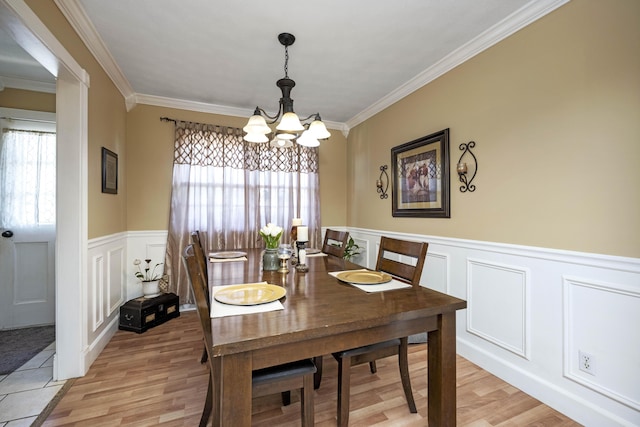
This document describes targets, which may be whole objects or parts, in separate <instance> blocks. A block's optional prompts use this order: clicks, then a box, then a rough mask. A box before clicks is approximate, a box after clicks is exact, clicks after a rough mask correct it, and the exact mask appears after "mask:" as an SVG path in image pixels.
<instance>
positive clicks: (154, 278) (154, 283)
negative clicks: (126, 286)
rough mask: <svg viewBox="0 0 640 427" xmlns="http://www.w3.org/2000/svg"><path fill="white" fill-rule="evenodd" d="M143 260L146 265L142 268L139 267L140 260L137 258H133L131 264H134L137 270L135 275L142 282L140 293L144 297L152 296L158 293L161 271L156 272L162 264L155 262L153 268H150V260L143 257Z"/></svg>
mask: <svg viewBox="0 0 640 427" xmlns="http://www.w3.org/2000/svg"><path fill="white" fill-rule="evenodd" d="M144 262H145V263H146V266H145V267H144V269H143V268H142V267H140V265H141V264H142V261H140V260H139V259H135V260H133V265H135V266H136V268H137V269H138V271H136V273H135V275H136V277H137V278H138V279H139V280H140V282H142V293H143V294H144V297H145V298H153V297H155V296H158V295H160V285H159V281H160V278H161V277H162V271H160V272H157V269H158V267H159V266H161V265H162V263H161V262H159V263H157V264H156V265H155V266H154V267H153V268H151V260H150V259H145V260H144Z"/></svg>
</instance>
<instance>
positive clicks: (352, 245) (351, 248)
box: [342, 236, 360, 261]
mask: <svg viewBox="0 0 640 427" xmlns="http://www.w3.org/2000/svg"><path fill="white" fill-rule="evenodd" d="M356 255H360V246H358V245H357V244H356V242H354V241H353V238H352V237H351V236H349V240H348V241H347V246H346V247H345V249H344V255H343V256H342V257H343V258H344V259H346V260H347V261H350V260H351V258H353V257H354V256H356Z"/></svg>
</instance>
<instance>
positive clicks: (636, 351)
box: [86, 226, 640, 427]
mask: <svg viewBox="0 0 640 427" xmlns="http://www.w3.org/2000/svg"><path fill="white" fill-rule="evenodd" d="M330 228H333V229H339V230H348V231H349V232H350V233H351V236H352V237H353V238H354V241H355V242H356V243H357V244H358V245H359V246H360V247H361V248H362V253H361V254H360V255H358V256H356V257H354V258H353V261H354V262H356V263H358V264H361V265H363V266H365V267H370V268H373V267H374V266H375V262H376V257H377V253H378V246H379V241H380V236H381V235H385V236H389V237H395V238H400V239H410V240H421V241H426V242H429V250H428V253H427V261H426V264H425V268H424V272H423V275H422V280H421V285H422V286H427V287H429V288H432V289H436V290H438V291H441V292H445V293H448V294H451V295H454V296H457V297H459V298H463V299H466V300H467V302H468V308H467V309H466V310H461V311H459V312H458V317H457V337H458V340H457V344H458V347H457V349H458V353H459V354H460V355H462V356H463V357H465V358H467V359H469V360H470V361H471V362H473V363H476V364H478V365H479V366H481V367H482V368H483V369H486V370H487V371H489V372H491V373H492V374H494V375H496V376H498V377H500V378H501V379H503V380H505V381H507V382H509V383H511V384H512V385H514V386H515V387H517V388H519V389H521V390H523V391H524V392H526V393H528V394H530V395H532V396H533V397H535V398H537V399H539V400H541V401H542V402H544V403H545V404H547V405H549V406H551V407H553V408H554V409H556V410H558V411H560V412H562V413H564V414H566V415H567V416H569V417H571V418H572V419H574V420H576V421H578V422H579V423H581V424H584V425H586V426H598V427H600V426H634V425H636V426H637V425H640V387H638V378H640V363H638V360H640V332H639V330H640V329H639V328H638V325H640V259H636V258H622V257H612V256H608V255H601V254H588V253H577V252H569V251H558V250H552V249H545V248H535V247H525V246H517V245H507V244H497V243H491V242H478V241H469V240H461V239H448V238H441V237H434V236H425V235H419V234H405V233H393V232H385V231H379V230H367V229H359V228H345V227H334V226H331V227H330ZM166 238H167V232H166V231H139V232H138V231H134V232H128V233H122V234H118V235H114V236H108V237H102V238H99V239H94V240H92V241H91V242H90V243H89V251H88V255H89V256H88V258H87V259H88V262H89V263H90V265H89V268H88V275H89V281H88V282H89V286H88V289H87V305H86V307H87V310H88V313H87V321H88V323H87V324H88V329H87V342H88V347H87V348H88V351H87V357H86V360H87V362H88V363H87V366H89V365H90V364H91V362H93V360H95V357H97V354H99V353H100V351H101V350H102V348H104V345H106V343H107V342H108V341H109V340H110V339H111V336H112V335H113V334H114V333H115V331H116V330H117V327H118V309H119V306H120V305H121V304H123V303H124V302H125V301H127V300H129V299H131V298H135V297H138V296H140V295H142V288H141V286H140V284H139V283H138V282H137V280H136V279H135V277H134V275H133V272H134V266H133V260H134V259H135V258H139V259H144V258H151V259H152V260H153V261H154V262H158V261H163V260H164V248H165V244H166ZM580 355H582V356H583V358H584V357H585V355H586V357H587V358H588V362H589V369H587V371H590V372H585V369H584V368H583V369H581V366H582V365H583V364H584V360H581V358H580ZM581 362H582V363H581Z"/></svg>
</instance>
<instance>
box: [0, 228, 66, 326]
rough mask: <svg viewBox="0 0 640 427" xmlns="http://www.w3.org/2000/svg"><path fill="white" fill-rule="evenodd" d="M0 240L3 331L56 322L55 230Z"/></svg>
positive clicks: (0, 321) (0, 323)
mask: <svg viewBox="0 0 640 427" xmlns="http://www.w3.org/2000/svg"><path fill="white" fill-rule="evenodd" d="M11 231H13V236H12V237H10V238H6V237H0V271H1V274H0V297H1V298H0V313H1V314H0V329H12V328H19V327H25V326H33V325H46V324H53V323H54V322H55V280H54V278H55V263H54V253H55V252H54V251H55V227H54V226H46V227H38V228H37V229H35V230H20V229H12V230H11Z"/></svg>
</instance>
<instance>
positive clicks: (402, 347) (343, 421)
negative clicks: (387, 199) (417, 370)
mask: <svg viewBox="0 0 640 427" xmlns="http://www.w3.org/2000/svg"><path fill="white" fill-rule="evenodd" d="M428 246H429V244H428V243H425V242H411V241H406V240H398V239H392V238H389V237H384V236H383V237H382V238H381V239H380V249H379V250H378V260H377V262H376V270H377V271H383V272H385V273H388V274H390V275H391V276H392V277H393V278H394V279H398V280H401V281H403V282H407V283H410V284H411V285H412V286H420V276H421V275H422V268H423V267H424V262H425V257H426V255H427V248H428ZM387 254H389V255H391V257H388V256H387ZM407 258H410V259H412V260H414V262H415V264H414V263H413V262H411V263H406V262H403V260H404V259H407ZM396 354H397V355H398V366H399V368H400V379H401V380H402V388H403V389H404V395H405V397H406V399H407V405H409V411H410V412H412V413H416V412H417V409H416V403H415V401H414V400H413V392H412V391H411V380H410V379H409V363H408V337H402V338H398V339H393V340H389V341H384V342H380V343H376V344H371V345H366V346H362V347H357V348H352V349H349V350H345V351H341V352H337V353H333V357H335V359H336V360H337V361H338V426H346V425H348V423H349V390H350V378H349V376H350V373H349V371H350V368H351V367H352V366H356V365H360V364H362V363H369V368H370V370H371V373H372V374H374V373H376V370H377V368H376V360H378V359H382V358H384V357H388V356H393V355H396Z"/></svg>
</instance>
